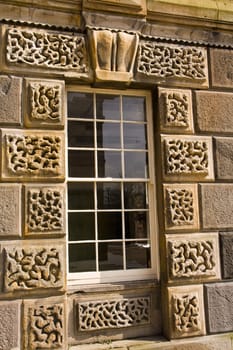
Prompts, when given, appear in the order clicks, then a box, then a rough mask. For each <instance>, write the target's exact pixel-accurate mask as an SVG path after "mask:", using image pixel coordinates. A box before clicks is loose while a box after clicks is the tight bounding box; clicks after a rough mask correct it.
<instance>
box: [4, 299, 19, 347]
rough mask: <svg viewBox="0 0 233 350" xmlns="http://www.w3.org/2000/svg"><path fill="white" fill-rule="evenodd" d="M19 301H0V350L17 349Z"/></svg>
mask: <svg viewBox="0 0 233 350" xmlns="http://www.w3.org/2000/svg"><path fill="white" fill-rule="evenodd" d="M19 327H20V303H19V302H15V301H10V302H4V301H2V302H0V350H18V349H19V346H20V345H19V344H20V328H19Z"/></svg>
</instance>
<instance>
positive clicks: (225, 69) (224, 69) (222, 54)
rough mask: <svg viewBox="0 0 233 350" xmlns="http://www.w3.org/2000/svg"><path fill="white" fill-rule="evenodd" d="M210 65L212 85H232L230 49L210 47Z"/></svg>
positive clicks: (232, 59)
mask: <svg viewBox="0 0 233 350" xmlns="http://www.w3.org/2000/svg"><path fill="white" fill-rule="evenodd" d="M210 66H211V78H212V85H213V86H214V87H227V88H232V87H233V57H232V52H231V50H227V49H217V48H216V49H211V50H210Z"/></svg>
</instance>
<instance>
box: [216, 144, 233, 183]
mask: <svg viewBox="0 0 233 350" xmlns="http://www.w3.org/2000/svg"><path fill="white" fill-rule="evenodd" d="M214 141H215V157H216V177H217V178H218V179H225V180H232V179H233V161H232V160H233V138H232V137H221V138H220V137H215V138H214Z"/></svg>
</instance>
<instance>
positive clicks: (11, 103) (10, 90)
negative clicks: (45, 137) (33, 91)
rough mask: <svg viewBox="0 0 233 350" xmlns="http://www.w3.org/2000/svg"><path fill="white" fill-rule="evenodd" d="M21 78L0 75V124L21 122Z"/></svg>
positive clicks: (18, 123)
mask: <svg viewBox="0 0 233 350" xmlns="http://www.w3.org/2000/svg"><path fill="white" fill-rule="evenodd" d="M21 94H22V79H21V78H18V77H13V76H5V75H0V106H1V108H0V124H2V125H6V124H8V125H20V124H21Z"/></svg>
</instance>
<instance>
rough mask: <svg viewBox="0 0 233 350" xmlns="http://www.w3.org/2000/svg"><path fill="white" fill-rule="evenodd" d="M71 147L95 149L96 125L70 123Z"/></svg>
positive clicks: (69, 144) (69, 138)
mask: <svg viewBox="0 0 233 350" xmlns="http://www.w3.org/2000/svg"><path fill="white" fill-rule="evenodd" d="M68 146H69V147H94V125H93V123H92V122H78V121H69V124H68Z"/></svg>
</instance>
